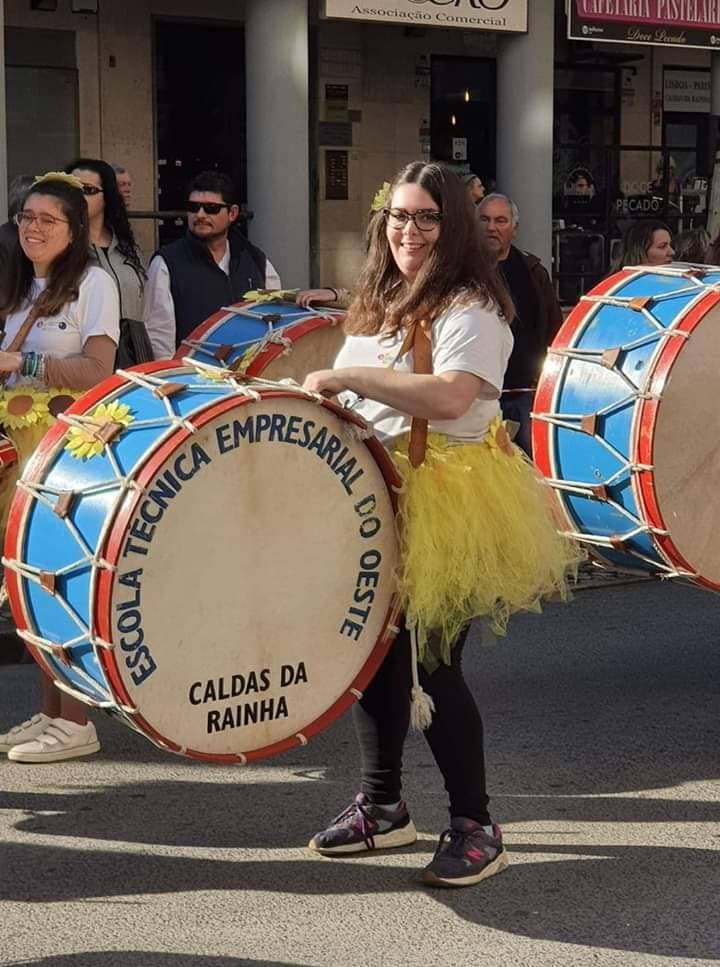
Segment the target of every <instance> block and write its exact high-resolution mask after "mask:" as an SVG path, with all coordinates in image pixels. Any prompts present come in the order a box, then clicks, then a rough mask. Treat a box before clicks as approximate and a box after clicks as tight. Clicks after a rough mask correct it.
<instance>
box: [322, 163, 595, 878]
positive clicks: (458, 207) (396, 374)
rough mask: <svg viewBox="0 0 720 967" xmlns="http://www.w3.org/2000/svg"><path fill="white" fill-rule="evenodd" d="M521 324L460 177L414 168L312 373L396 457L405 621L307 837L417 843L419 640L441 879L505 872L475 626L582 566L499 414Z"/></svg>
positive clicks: (435, 168) (433, 874)
mask: <svg viewBox="0 0 720 967" xmlns="http://www.w3.org/2000/svg"><path fill="white" fill-rule="evenodd" d="M512 316H513V310H512V304H511V302H510V298H509V296H508V294H507V292H506V291H505V289H504V288H503V287H502V284H501V282H500V281H499V279H498V276H497V275H496V272H495V267H494V265H493V262H492V258H491V256H490V255H489V254H488V253H487V252H486V251H485V249H484V246H483V242H482V241H481V239H480V236H479V234H478V228H477V219H476V217H475V214H474V211H473V209H472V205H471V202H470V199H469V197H468V195H467V192H466V191H465V188H464V186H463V185H462V183H461V181H460V180H459V179H458V178H457V176H456V175H455V174H453V173H452V172H451V171H450V170H448V169H447V168H444V167H443V166H441V165H437V164H424V163H422V162H416V163H414V164H411V165H409V166H408V167H406V168H405V169H404V170H403V171H401V172H400V174H399V175H398V176H397V177H396V179H395V181H394V182H393V183H392V185H391V186H390V189H389V192H388V196H387V201H386V207H385V208H383V209H382V210H380V211H377V212H375V213H374V214H373V216H372V218H371V222H370V227H369V251H368V259H367V263H366V265H365V268H364V270H363V273H362V275H361V277H360V279H359V283H358V286H357V289H356V291H355V298H354V300H353V302H352V305H351V306H350V310H349V313H348V318H347V323H346V329H347V334H348V335H347V340H346V343H345V345H344V348H343V349H342V350H341V352H340V354H339V356H338V358H337V361H336V368H335V369H334V370H323V371H319V372H315V373H312V374H310V375H309V376H308V377H307V379H306V380H305V388H306V389H310V390H313V391H316V392H319V393H322V394H325V395H329V396H334V395H336V394H344V396H343V399H344V401H345V402H346V403H348V402H349V401H351V405H354V407H355V409H356V411H357V412H358V413H360V415H362V416H363V417H364V418H366V419H367V420H369V421H371V422H372V423H373V425H374V428H375V432H376V433H377V434H378V436H379V437H380V438H381V439H383V440H384V442H385V443H386V445H387V446H388V447H389V448H390V449H391V451H392V452H393V454H394V456H395V458H396V463H397V465H398V467H399V469H400V472H401V474H402V476H403V481H404V486H403V492H402V494H401V504H400V529H401V546H402V552H403V564H402V568H401V573H400V575H399V590H400V595H401V599H402V603H403V606H404V609H405V613H406V624H407V629H406V630H404V631H403V632H401V634H400V636H399V637H398V639H397V640H396V643H395V645H394V646H393V647H392V649H391V651H390V653H389V654H388V657H387V659H386V660H385V662H384V664H383V665H382V667H381V669H380V671H379V672H378V674H377V676H376V677H375V678H374V679H373V681H372V682H371V684H370V686H369V687H368V688H367V690H366V691H365V694H364V696H363V698H362V699H361V700H360V701H359V703H358V704H357V705H356V706H355V707H354V717H355V725H356V731H357V734H358V738H359V741H360V747H361V756H362V782H361V789H360V793H359V794H358V795H357V796H356V798H355V800H354V802H353V803H352V804H351V805H350V806H349V807H348V808H347V809H346V810H345V811H344V812H342V813H341V814H340V815H339V816H338V817H337V818H336V819H335V820H333V822H332V823H331V824H330V826H329V827H328V828H327V829H325V830H323V831H322V832H320V833H317V834H316V835H315V836H314V837H313V839H312V840H311V842H310V847H311V848H312V849H314V850H317V851H318V852H321V853H324V854H327V855H334V854H346V853H352V852H360V851H363V850H368V849H377V848H383V847H392V846H401V845H405V844H408V843H412V842H414V840H415V838H416V832H415V827H414V826H413V823H412V821H411V819H410V817H409V814H408V810H407V807H406V805H405V803H404V802H403V801H402V799H401V789H400V776H401V763H402V749H403V743H404V740H405V735H406V732H407V729H408V725H409V722H410V718H411V699H410V695H411V683H412V680H411V668H413V666H412V665H411V661H410V654H411V640H412V639H414V641H413V644H414V645H415V646H416V647H417V649H418V651H419V657H420V660H421V667H420V673H419V683H418V682H415V683H414V687H413V688H412V693H413V705H415V703H416V701H417V702H419V703H420V704H421V702H422V699H423V698H424V699H425V700H427V697H428V696H429V697H430V698H431V699H432V701H433V702H434V714H433V715H432V722H431V724H430V726H429V728H428V729H427V731H426V732H425V735H426V737H427V740H428V742H429V744H430V747H431V750H432V753H433V755H434V757H435V760H436V762H437V763H438V766H439V768H440V770H441V772H442V774H443V777H444V779H445V786H446V789H447V790H448V793H449V797H450V828H449V829H448V830H447V831H446V832H444V833H443V834H442V836H441V838H440V844H439V846H438V848H437V852H436V853H435V857H434V859H433V860H432V862H431V863H430V865H429V866H428V867H427V868H426V870H425V873H424V880H425V882H426V883H428V884H430V885H439V886H468V885H470V884H474V883H478V882H479V881H480V880H483V879H485V878H487V877H489V876H492V875H493V874H494V873H497V872H499V871H501V870H502V869H504V868H505V866H506V865H507V856H506V853H505V851H504V848H503V842H502V835H501V832H500V829H499V827H498V826H496V825H494V824H493V822H492V820H491V818H490V815H489V813H488V795H487V791H486V783H485V766H484V754H483V725H482V720H481V717H480V713H479V711H478V709H477V706H476V704H475V701H474V699H473V697H472V695H471V693H470V691H469V689H468V686H467V685H466V683H465V681H464V678H463V673H462V664H461V662H462V651H463V645H464V642H465V638H466V635H467V629H468V624H469V622H470V620H471V619H472V618H474V617H477V616H480V615H484V616H486V617H489V618H490V620H491V621H492V622H493V625H494V626H495V628H498V629H502V628H503V627H504V626H505V624H506V623H507V619H508V617H509V615H510V614H511V613H512V612H515V611H518V610H526V609H532V608H534V609H537V608H538V606H539V602H540V600H541V599H542V598H543V597H544V596H546V595H549V594H557V593H558V592H560V593H563V592H564V590H565V579H566V575H567V574H568V571H569V570H570V569H572V567H573V565H574V564H575V563H576V559H577V553H576V550H575V548H574V547H573V546H572V545H570V544H569V543H568V542H566V541H565V540H564V539H563V538H561V537H560V536H559V535H558V534H557V532H556V528H555V524H554V520H553V517H552V511H551V509H550V508H551V504H550V502H549V494H548V492H546V491H545V489H544V487H543V486H541V485H540V484H539V482H538V477H537V475H536V473H535V471H534V470H533V468H532V466H531V465H530V464H529V463H528V462H527V461H526V460H525V459H524V457H523V455H522V454H521V452H520V451H519V450H518V449H517V448H516V447H515V446H514V445H513V444H512V443H511V442H510V440H509V438H508V436H507V433H506V431H505V429H504V427H503V425H502V423H501V421H500V416H499V414H500V409H499V403H498V398H499V396H500V392H501V389H502V384H503V373H504V370H505V365H506V363H507V360H508V357H509V355H510V350H511V348H512V335H511V333H510V328H509V326H508V324H507V322H506V320H507V319H511V318H512ZM423 340H425V342H426V345H425V347H424V346H423ZM421 421H427V423H428V424H429V435H428V436H427V439H426V440H423V435H424V434H423V423H422V422H421ZM409 433H410V442H409V438H408V434H409ZM422 689H424V690H425V692H426V693H427V695H425V696H422V695H421V692H422ZM426 711H427V710H426ZM419 718H420V724H424V725H426V724H427V717H426V721H425V722H423V721H422V718H423V716H422V715H421V716H419Z"/></svg>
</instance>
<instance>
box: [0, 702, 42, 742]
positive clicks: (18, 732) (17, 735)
mask: <svg viewBox="0 0 720 967" xmlns="http://www.w3.org/2000/svg"><path fill="white" fill-rule="evenodd" d="M51 722H52V719H51V718H50V716H49V715H45V714H43V713H42V712H38V714H37V715H33V717H32V718H31V719H28V720H27V722H23V723H22V724H21V725H16V726H14V728H12V729H10V731H9V732H5V733H4V734H3V735H0V752H9V751H10V749H12V748H13V747H14V746H16V745H22V744H23V742H30V740H31V739H34V738H35V737H36V736H38V735H40V733H41V732H44V731H45V729H46V728H47V727H48V725H49V724H50V723H51Z"/></svg>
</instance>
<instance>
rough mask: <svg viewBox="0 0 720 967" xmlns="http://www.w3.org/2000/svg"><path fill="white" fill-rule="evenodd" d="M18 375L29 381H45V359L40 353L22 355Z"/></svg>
mask: <svg viewBox="0 0 720 967" xmlns="http://www.w3.org/2000/svg"><path fill="white" fill-rule="evenodd" d="M21 355H22V364H21V365H20V375H21V376H27V377H28V378H29V379H37V380H40V381H41V382H44V381H45V357H44V356H43V354H42V353H33V352H30V353H22V354H21Z"/></svg>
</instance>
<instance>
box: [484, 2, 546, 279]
mask: <svg viewBox="0 0 720 967" xmlns="http://www.w3.org/2000/svg"><path fill="white" fill-rule="evenodd" d="M554 14H555V5H554V4H553V3H548V2H546V0H534V2H529V3H528V32H527V34H516V35H513V36H508V37H503V38H500V39H499V43H498V56H497V83H498V99H497V103H498V113H497V183H498V191H501V192H502V193H503V194H506V195H509V196H510V197H511V198H512V200H513V201H514V202H516V204H517V206H518V208H519V209H520V231H519V233H518V243H519V245H520V246H521V247H522V248H524V249H527V250H528V251H529V252H532V253H533V254H535V255H537V256H538V257H539V258H540V259H542V263H543V265H544V266H545V268H546V269H547V270H548V272H549V271H550V270H551V264H552V263H551V252H552V168H553V81H554V76H553V61H554V48H555V24H554Z"/></svg>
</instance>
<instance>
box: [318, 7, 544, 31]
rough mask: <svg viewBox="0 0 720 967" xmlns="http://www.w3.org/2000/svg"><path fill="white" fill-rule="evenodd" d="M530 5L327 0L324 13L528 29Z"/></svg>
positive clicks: (424, 24) (386, 20)
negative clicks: (528, 8)
mask: <svg viewBox="0 0 720 967" xmlns="http://www.w3.org/2000/svg"><path fill="white" fill-rule="evenodd" d="M535 2H536V3H537V2H538V0H535ZM543 2H544V0H543ZM527 7H528V0H365V2H359V0H325V16H326V17H332V18H334V17H338V18H340V19H343V20H371V21H375V22H377V23H394V24H404V25H405V26H406V27H460V28H462V29H463V30H500V31H508V32H512V33H526V32H527Z"/></svg>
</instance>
